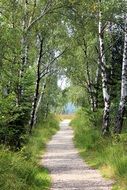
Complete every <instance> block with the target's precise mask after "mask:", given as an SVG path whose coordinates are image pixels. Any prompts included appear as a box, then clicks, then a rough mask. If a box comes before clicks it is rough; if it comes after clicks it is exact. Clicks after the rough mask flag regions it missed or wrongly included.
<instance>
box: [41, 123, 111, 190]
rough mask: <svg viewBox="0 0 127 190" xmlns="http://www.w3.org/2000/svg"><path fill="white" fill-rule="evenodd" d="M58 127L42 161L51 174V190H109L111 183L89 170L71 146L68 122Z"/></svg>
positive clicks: (70, 132) (95, 171)
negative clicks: (58, 129)
mask: <svg viewBox="0 0 127 190" xmlns="http://www.w3.org/2000/svg"><path fill="white" fill-rule="evenodd" d="M60 126H61V129H60V131H59V132H57V134H56V135H54V137H53V139H52V140H51V141H50V142H49V144H48V145H47V152H46V154H45V155H44V157H43V160H42V162H43V165H44V166H45V167H46V168H48V169H49V171H50V172H51V177H52V187H51V190H111V184H112V183H111V181H106V180H104V179H103V178H102V177H101V175H100V173H99V171H97V170H93V169H91V168H90V167H89V166H88V165H87V164H86V163H84V161H83V160H82V159H81V158H80V156H79V154H78V151H77V149H76V148H75V147H74V144H73V139H72V138H73V131H72V129H71V128H70V127H69V120H64V121H63V122H61V124H60Z"/></svg>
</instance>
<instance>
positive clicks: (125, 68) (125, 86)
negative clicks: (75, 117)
mask: <svg viewBox="0 0 127 190" xmlns="http://www.w3.org/2000/svg"><path fill="white" fill-rule="evenodd" d="M124 21H125V29H124V51H123V63H122V76H121V97H120V102H119V108H118V112H117V116H116V122H115V128H114V132H115V133H121V131H122V126H123V118H124V114H125V110H126V103H127V14H125V16H124Z"/></svg>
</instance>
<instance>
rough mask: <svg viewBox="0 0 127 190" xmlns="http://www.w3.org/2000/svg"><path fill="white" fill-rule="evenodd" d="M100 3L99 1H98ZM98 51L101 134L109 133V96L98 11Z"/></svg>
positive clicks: (100, 18) (100, 13)
mask: <svg viewBox="0 0 127 190" xmlns="http://www.w3.org/2000/svg"><path fill="white" fill-rule="evenodd" d="M99 2H100V3H101V0H100V1H99ZM99 50H100V56H99V57H100V67H101V76H102V91H103V99H104V113H103V125H102V134H103V135H105V134H108V133H109V119H110V118H109V113H110V96H109V92H108V77H107V71H106V60H105V51H104V26H103V25H102V12H101V10H100V11H99Z"/></svg>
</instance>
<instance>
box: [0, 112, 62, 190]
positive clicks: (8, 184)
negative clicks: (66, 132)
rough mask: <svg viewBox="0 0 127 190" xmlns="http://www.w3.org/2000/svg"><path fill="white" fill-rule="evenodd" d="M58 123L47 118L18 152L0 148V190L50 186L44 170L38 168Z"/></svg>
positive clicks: (33, 189)
mask: <svg viewBox="0 0 127 190" xmlns="http://www.w3.org/2000/svg"><path fill="white" fill-rule="evenodd" d="M58 128H59V127H58V122H57V121H56V120H55V119H54V118H53V116H52V115H50V116H49V118H48V119H47V121H41V122H40V123H39V124H38V125H37V126H36V129H35V130H34V132H33V134H32V136H31V137H30V138H29V141H28V143H27V144H26V145H25V146H24V147H23V148H22V149H21V150H20V151H19V152H11V151H9V150H7V149H5V148H4V147H1V148H0V189H1V190H42V189H43V190H45V189H48V188H49V186H50V177H49V175H48V172H47V170H46V169H44V168H43V167H42V166H39V159H40V158H39V156H40V154H43V152H44V149H45V144H46V142H47V140H49V139H50V138H51V136H52V135H53V134H54V133H55V132H56V130H58Z"/></svg>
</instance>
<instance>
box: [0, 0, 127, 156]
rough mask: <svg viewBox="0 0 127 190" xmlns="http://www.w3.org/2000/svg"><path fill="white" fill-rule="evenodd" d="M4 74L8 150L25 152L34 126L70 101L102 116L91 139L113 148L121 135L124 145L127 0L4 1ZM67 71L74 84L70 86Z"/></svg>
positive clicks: (0, 66) (2, 124) (0, 59)
mask: <svg viewBox="0 0 127 190" xmlns="http://www.w3.org/2000/svg"><path fill="white" fill-rule="evenodd" d="M0 71H1V72H0V143H1V144H2V145H4V146H5V147H8V149H10V150H13V151H18V150H22V148H23V147H24V146H25V144H26V140H27V138H28V136H29V138H30V136H31V135H32V132H33V130H34V128H35V126H37V125H36V123H37V122H39V121H40V119H41V121H42V124H43V123H44V121H45V120H46V118H48V115H49V114H50V112H54V113H58V112H59V113H60V112H61V110H63V106H64V105H65V104H66V103H67V102H72V103H73V104H75V105H76V106H77V107H81V108H87V109H89V110H91V112H90V115H91V118H93V119H92V120H91V122H92V123H93V124H95V123H94V116H96V115H97V114H98V112H99V113H100V114H99V116H98V118H97V120H98V121H101V122H100V123H99V124H98V125H97V126H96V127H97V129H95V130H93V129H92V130H90V131H89V132H90V133H91V135H92V139H94V140H96V141H97V139H98V138H100V136H101V139H103V140H104V141H103V142H102V143H105V138H106V140H107V139H108V140H107V141H109V144H110V146H112V145H113V144H112V142H111V138H115V139H116V141H117V143H118V146H123V145H121V144H120V139H121V137H122V136H123V135H125V137H126V117H127V112H126V107H127V105H126V103H127V3H126V1H125V0H106V1H105V0H90V1H89V0H85V1H84V0H80V1H79V0H61V1H60V0H53V1H52V0H19V1H17V0H1V1H0ZM61 76H65V77H66V78H67V79H68V80H69V83H70V86H68V87H67V88H65V89H61V88H60V87H59V86H58V80H59V78H61ZM84 113H85V114H86V112H84ZM81 114H82V113H81ZM84 118H85V119H86V120H87V118H86V117H85V115H84ZM42 119H43V120H42ZM82 125H84V122H83V123H82ZM79 128H80V127H79ZM96 135H97V136H96ZM88 137H89V138H86V139H87V140H88V142H89V141H90V140H92V139H91V136H89V135H88ZM94 137H95V138H94ZM81 138H82V137H81ZM96 138H97V139H96ZM107 141H106V142H107ZM83 143H84V141H83ZM91 143H93V142H91ZM88 144H89V143H88ZM88 146H89V145H88ZM113 150H116V149H115V147H114V146H113ZM116 152H119V149H118V150H117V151H116ZM112 159H113V158H112ZM125 159H126V155H125Z"/></svg>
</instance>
